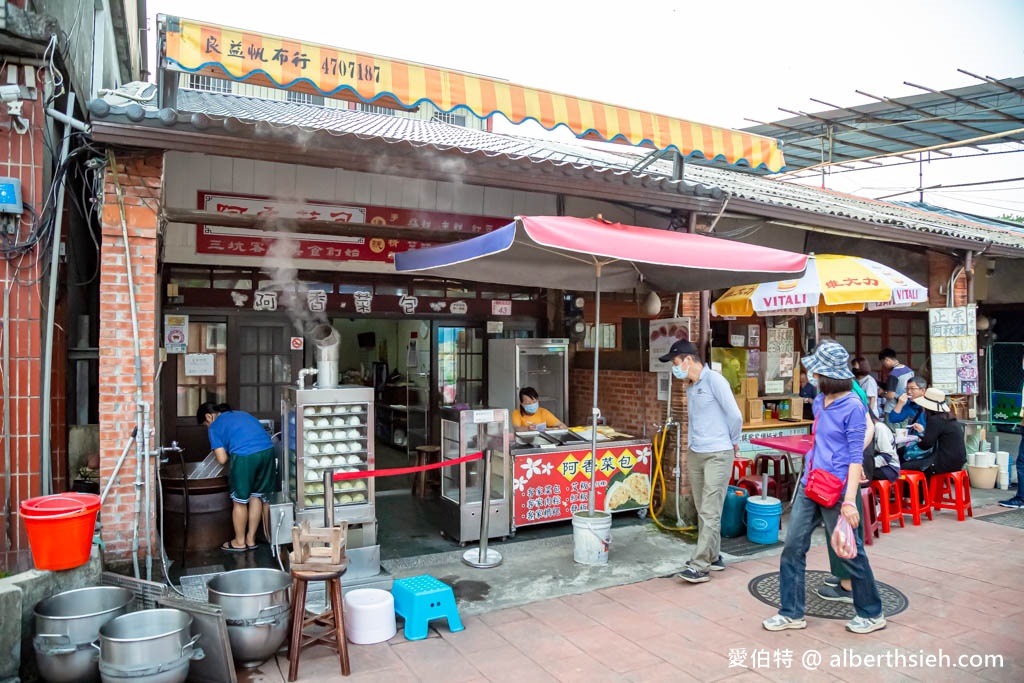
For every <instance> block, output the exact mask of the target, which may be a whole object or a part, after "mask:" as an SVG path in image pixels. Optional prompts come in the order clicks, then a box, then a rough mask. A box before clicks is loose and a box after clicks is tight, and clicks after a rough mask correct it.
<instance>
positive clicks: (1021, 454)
mask: <svg viewBox="0 0 1024 683" xmlns="http://www.w3.org/2000/svg"><path fill="white" fill-rule="evenodd" d="M1022 494H1024V429H1021V437H1020V447H1019V448H1017V496H1016V497H1017V498H1024V495H1022Z"/></svg>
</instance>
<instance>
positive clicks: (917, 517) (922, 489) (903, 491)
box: [896, 470, 935, 526]
mask: <svg viewBox="0 0 1024 683" xmlns="http://www.w3.org/2000/svg"><path fill="white" fill-rule="evenodd" d="M896 486H897V487H898V488H899V490H898V491H897V495H899V496H900V499H901V500H900V506H901V507H902V508H903V514H905V515H910V516H911V519H912V520H913V523H914V526H921V515H928V519H930V520H931V519H935V518H934V517H932V498H931V495H930V494H929V493H928V480H927V479H926V478H925V476H924V472H918V471H916V470H905V471H901V472H900V478H899V479H897V480H896Z"/></svg>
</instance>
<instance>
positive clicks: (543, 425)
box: [536, 422, 548, 432]
mask: <svg viewBox="0 0 1024 683" xmlns="http://www.w3.org/2000/svg"><path fill="white" fill-rule="evenodd" d="M547 428H548V425H547V423H546V422H541V423H540V424H539V425H537V427H536V429H537V431H538V432H543V431H544V430H545V429H547Z"/></svg>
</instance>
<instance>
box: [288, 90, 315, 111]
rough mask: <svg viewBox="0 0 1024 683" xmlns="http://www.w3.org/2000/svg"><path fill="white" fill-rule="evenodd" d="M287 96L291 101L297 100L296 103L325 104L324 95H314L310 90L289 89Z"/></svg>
mask: <svg viewBox="0 0 1024 683" xmlns="http://www.w3.org/2000/svg"><path fill="white" fill-rule="evenodd" d="M287 98H288V101H289V102H295V103H296V104H315V105H318V106H321V107H322V106H324V97H323V95H313V94H311V93H308V92H295V91H293V90H289V91H288V92H287Z"/></svg>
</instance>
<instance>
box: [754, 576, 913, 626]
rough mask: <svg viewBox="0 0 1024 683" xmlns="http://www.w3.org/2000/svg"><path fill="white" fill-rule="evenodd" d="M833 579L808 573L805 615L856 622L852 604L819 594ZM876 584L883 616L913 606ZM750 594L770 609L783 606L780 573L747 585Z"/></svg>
mask: <svg viewBox="0 0 1024 683" xmlns="http://www.w3.org/2000/svg"><path fill="white" fill-rule="evenodd" d="M829 576H830V574H829V573H828V572H818V571H810V572H806V573H805V577H806V578H805V581H806V600H807V604H806V606H805V608H804V611H805V612H806V614H807V616H809V617H820V618H822V619H852V618H853V617H854V616H855V615H856V612H854V611H853V605H851V604H850V603H848V602H835V601H832V600H824V599H822V598H820V597H818V594H817V592H816V591H817V590H818V589H819V588H820V587H822V586H824V585H825V579H827V578H828V577H829ZM875 583H876V585H877V586H878V593H879V595H881V596H882V613H883V614H885V616H887V617H891V616H893V615H894V614H899V613H900V612H903V611H905V610H906V609H907V607H909V606H910V602H909V601H908V600H907V596H906V595H904V594H903V593H901V592H900V591H898V590H896V589H895V588H893V587H892V586H890V585H889V584H887V583H882V582H881V581H876V582H875ZM747 590H749V591H750V594H751V595H753V596H754V597H755V598H757V599H758V600H760V601H761V602H763V603H765V604H766V605H771V606H772V607H781V606H782V598H781V596H780V591H779V572H772V573H771V574H762V575H761V576H757V577H755V578H753V579H751V581H750V583H749V584H748V585H747Z"/></svg>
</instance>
